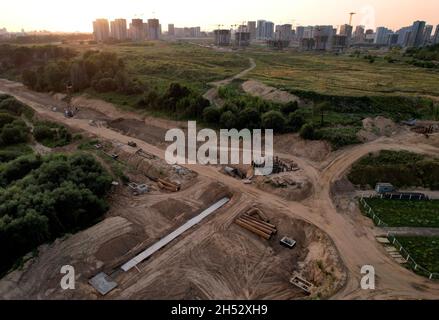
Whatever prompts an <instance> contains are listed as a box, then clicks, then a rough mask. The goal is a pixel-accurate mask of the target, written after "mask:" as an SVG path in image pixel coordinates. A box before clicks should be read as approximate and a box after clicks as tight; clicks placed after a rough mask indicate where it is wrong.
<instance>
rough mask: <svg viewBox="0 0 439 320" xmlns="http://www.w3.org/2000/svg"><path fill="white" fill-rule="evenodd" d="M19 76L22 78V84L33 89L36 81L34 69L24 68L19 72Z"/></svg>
mask: <svg viewBox="0 0 439 320" xmlns="http://www.w3.org/2000/svg"><path fill="white" fill-rule="evenodd" d="M21 78H22V79H23V84H24V85H25V86H27V87H29V88H31V89H34V88H35V87H36V85H37V82H38V77H37V74H36V73H35V71H33V70H28V69H26V70H24V71H23V73H22V74H21Z"/></svg>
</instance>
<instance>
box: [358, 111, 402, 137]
mask: <svg viewBox="0 0 439 320" xmlns="http://www.w3.org/2000/svg"><path fill="white" fill-rule="evenodd" d="M397 131H398V126H397V125H396V124H395V122H393V121H392V120H390V119H387V118H384V117H381V116H378V117H376V118H365V119H363V129H362V130H361V131H360V132H359V133H358V137H359V138H360V139H361V140H362V141H364V142H368V141H373V140H376V139H378V138H379V137H390V136H392V135H394V134H395V133H397Z"/></svg>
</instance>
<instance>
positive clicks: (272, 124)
mask: <svg viewBox="0 0 439 320" xmlns="http://www.w3.org/2000/svg"><path fill="white" fill-rule="evenodd" d="M261 122H262V126H263V127H264V128H265V129H273V131H274V132H284V131H285V126H286V120H285V117H284V116H283V114H282V113H280V112H279V111H275V110H272V111H268V112H266V113H264V114H263V115H262V117H261Z"/></svg>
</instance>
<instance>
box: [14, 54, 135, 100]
mask: <svg viewBox="0 0 439 320" xmlns="http://www.w3.org/2000/svg"><path fill="white" fill-rule="evenodd" d="M22 80H23V83H24V84H25V85H26V86H28V87H29V88H31V89H33V90H37V91H55V92H64V91H65V90H66V86H67V85H70V86H72V88H73V91H76V92H79V91H82V90H84V89H88V88H93V89H94V90H96V91H97V92H114V91H117V92H119V93H122V94H138V93H141V92H143V85H142V84H141V83H140V82H138V81H136V80H133V79H131V78H130V76H129V75H128V73H127V72H126V70H125V64H124V63H123V61H122V59H120V58H118V56H117V54H116V53H112V52H100V51H87V52H85V53H84V54H83V55H82V56H81V57H77V58H75V59H62V60H52V61H49V62H48V63H46V64H43V65H40V66H37V67H36V68H31V69H26V70H24V71H23V73H22Z"/></svg>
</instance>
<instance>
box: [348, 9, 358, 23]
mask: <svg viewBox="0 0 439 320" xmlns="http://www.w3.org/2000/svg"><path fill="white" fill-rule="evenodd" d="M356 14H357V13H355V12H351V13H349V16H350V18H349V25H350V26H351V25H352V17H353V16H354V15H356Z"/></svg>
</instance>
